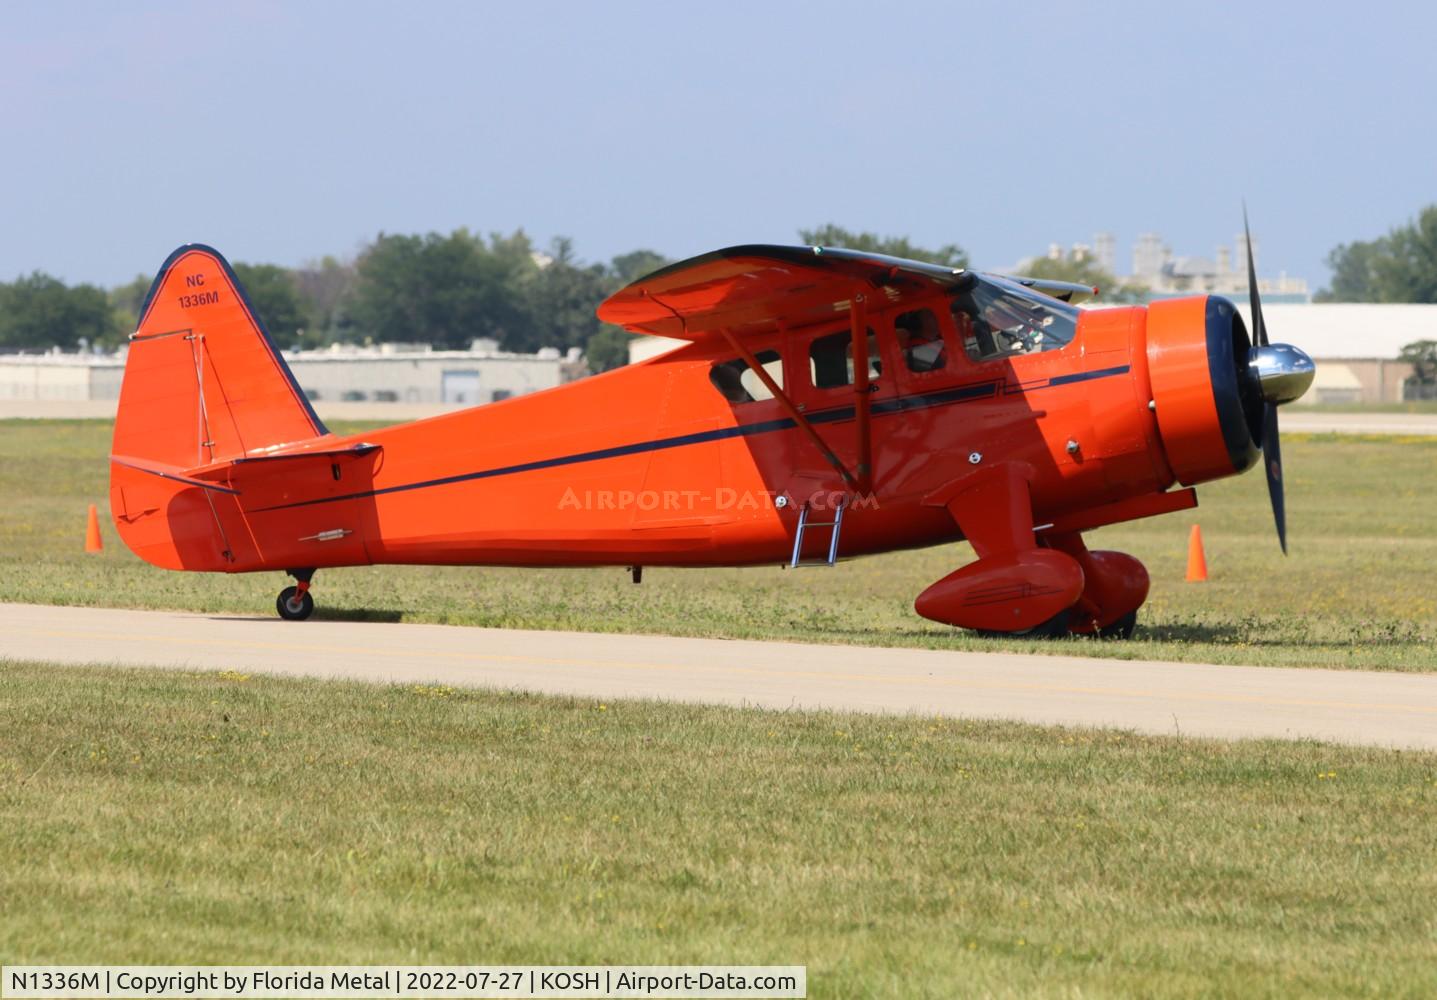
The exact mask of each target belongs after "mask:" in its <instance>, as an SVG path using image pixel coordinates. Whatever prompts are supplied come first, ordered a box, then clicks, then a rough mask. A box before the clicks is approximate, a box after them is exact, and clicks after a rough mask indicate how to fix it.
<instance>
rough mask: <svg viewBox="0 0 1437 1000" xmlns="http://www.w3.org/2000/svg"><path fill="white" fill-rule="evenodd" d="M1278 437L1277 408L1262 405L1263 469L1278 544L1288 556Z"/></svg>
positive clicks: (1285, 512)
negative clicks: (1275, 524)
mask: <svg viewBox="0 0 1437 1000" xmlns="http://www.w3.org/2000/svg"><path fill="white" fill-rule="evenodd" d="M1278 441H1279V439H1278V436H1277V407H1276V406H1274V405H1273V404H1271V403H1263V404H1262V467H1263V471H1264V472H1266V473H1267V495H1268V497H1269V498H1270V499H1271V500H1272V518H1273V520H1274V521H1276V522H1277V543H1278V544H1279V545H1281V546H1282V554H1283V555H1287V507H1286V505H1285V504H1284V503H1283V497H1282V446H1281V445H1280V444H1279V443H1278Z"/></svg>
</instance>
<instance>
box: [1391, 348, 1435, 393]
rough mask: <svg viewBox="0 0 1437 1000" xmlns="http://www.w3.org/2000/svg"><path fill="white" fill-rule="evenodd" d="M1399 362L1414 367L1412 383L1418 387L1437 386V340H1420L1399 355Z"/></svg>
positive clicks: (1403, 349)
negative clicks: (1404, 362)
mask: <svg viewBox="0 0 1437 1000" xmlns="http://www.w3.org/2000/svg"><path fill="white" fill-rule="evenodd" d="M1397 360H1398V361H1406V362H1408V363H1409V364H1411V365H1412V376H1411V379H1410V381H1412V382H1415V383H1416V384H1418V385H1437V340H1419V341H1417V342H1416V343H1413V344H1408V345H1407V346H1406V347H1404V348H1402V350H1401V351H1400V352H1399V353H1398V355H1397Z"/></svg>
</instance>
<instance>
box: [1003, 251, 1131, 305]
mask: <svg viewBox="0 0 1437 1000" xmlns="http://www.w3.org/2000/svg"><path fill="white" fill-rule="evenodd" d="M1022 276H1023V277H1025V278H1047V279H1048V280H1050V281H1072V282H1076V283H1077V284H1079V285H1089V286H1091V287H1095V288H1097V289H1098V291H1099V295H1098V301H1100V302H1106V303H1120V302H1142V301H1144V300H1145V299H1146V298H1147V292H1148V290H1147V288H1146V287H1145V286H1143V285H1137V284H1133V285H1129V284H1124V283H1123V282H1120V281H1119V280H1118V279H1117V277H1116V276H1114V275H1112V274H1109V273H1108V272H1107V271H1105V270H1103V268H1102V267H1100V266H1099V265H1098V262H1097V261H1096V260H1094V259H1093V258H1091V257H1084V258H1082V259H1081V260H1075V259H1074V258H1073V257H1060V258H1057V259H1054V258H1052V257H1039V258H1037V259H1035V260H1034V261H1033V262H1032V263H1031V264H1029V265H1028V266H1027V267H1026V268H1024V271H1023V275H1022Z"/></svg>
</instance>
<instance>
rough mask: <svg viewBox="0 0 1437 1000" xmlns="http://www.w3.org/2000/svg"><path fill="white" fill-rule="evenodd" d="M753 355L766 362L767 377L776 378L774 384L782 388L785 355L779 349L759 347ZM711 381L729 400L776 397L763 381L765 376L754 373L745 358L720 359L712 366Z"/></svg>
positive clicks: (745, 400) (748, 400)
mask: <svg viewBox="0 0 1437 1000" xmlns="http://www.w3.org/2000/svg"><path fill="white" fill-rule="evenodd" d="M754 358H755V359H756V360H757V361H758V363H759V364H760V365H762V366H763V370H764V371H765V372H767V373H768V377H769V378H771V379H773V381H774V384H775V385H777V386H778V387H779V388H780V389H782V388H783V358H781V357H780V356H779V353H778V352H777V351H757V352H755V354H754ZM709 381H710V382H712V383H713V384H714V388H715V389H717V390H718V391H719V393H720V394H721V395H722V396H723V398H724V399H726V400H728V401H729V402H730V403H753V402H757V401H759V400H762V399H772V398H773V393H771V392H769V391H768V386H766V385H764V384H763V379H761V378H759V377H758V376H757V375H755V374H754V372H753V369H752V368H750V367H749V366H748V362H746V361H744V360H743V358H735V359H734V360H733V361H720V362H718V363H717V364H715V365H714V366H713V367H712V368H710V369H709Z"/></svg>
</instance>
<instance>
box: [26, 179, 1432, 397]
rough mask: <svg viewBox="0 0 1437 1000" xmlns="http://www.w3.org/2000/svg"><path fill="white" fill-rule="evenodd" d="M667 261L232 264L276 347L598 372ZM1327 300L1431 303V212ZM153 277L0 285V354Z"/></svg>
mask: <svg viewBox="0 0 1437 1000" xmlns="http://www.w3.org/2000/svg"><path fill="white" fill-rule="evenodd" d="M798 235H799V238H800V239H801V240H802V241H803V242H804V243H806V244H817V245H824V246H846V247H851V248H853V249H856V250H869V251H873V252H877V253H886V254H890V255H892V256H895V257H907V258H912V259H917V260H927V261H932V262H934V263H938V264H944V265H946V266H950V267H964V266H967V263H968V255H967V254H966V253H965V252H964V251H963V249H962V248H961V247H959V246H958V245H956V244H946V245H944V246H940V247H935V248H925V247H921V246H917V245H915V244H913V243H912V242H911V241H909V240H908V239H907V238H905V237H894V236H880V235H877V234H874V233H868V232H853V231H850V230H847V229H844V228H842V227H840V226H836V225H833V224H828V225H824V226H819V227H816V228H813V229H804V230H800V231H799V234H798ZM666 263H668V258H667V257H665V256H664V255H663V254H660V253H658V252H657V251H654V250H647V249H644V250H634V251H632V252H630V253H626V254H620V255H619V256H617V257H614V258H612V259H611V260H609V261H607V262H586V261H584V260H582V259H580V258H579V257H578V255H577V253H576V252H575V249H574V244H573V241H572V240H570V239H568V238H567V237H558V238H556V239H554V240H552V241H551V242H550V243H549V244H548V246H547V247H545V248H543V249H540V248H538V247H536V246H535V245H534V243H533V241H532V240H531V239H530V237H529V236H528V235H527V234H526V233H525V232H524V231H523V230H518V231H516V232H513V233H510V234H507V235H505V234H502V233H490V234H488V235H487V236H486V235H483V234H480V233H475V232H471V231H470V230H469V229H464V228H461V229H456V230H454V231H453V232H450V233H447V234H445V233H437V232H431V233H424V234H407V235H406V234H392V233H380V234H379V235H378V236H377V237H375V239H374V240H372V241H371V242H370V243H368V244H367V245H365V246H364V247H363V248H362V249H361V250H360V251H359V253H358V254H357V255H356V256H355V257H354V259H352V260H341V259H339V258H336V257H323V258H321V259H319V260H315V261H310V262H308V263H306V264H304V265H302V266H300V267H297V268H285V267H280V266H278V265H275V264H254V263H236V264H235V265H234V269H235V273H236V274H237V275H238V276H239V279H240V281H241V283H242V284H243V285H244V286H245V289H246V291H247V292H248V293H249V296H250V299H251V301H252V302H253V303H254V306H255V309H256V310H257V311H258V312H259V314H260V317H261V318H262V319H263V320H264V323H265V325H266V327H267V328H268V329H269V331H270V333H271V335H273V336H274V338H275V339H276V341H277V342H278V343H279V344H280V346H281V347H286V348H288V347H319V346H323V345H325V344H330V343H336V342H343V343H358V344H364V343H384V342H400V343H405V342H408V343H426V344H432V345H434V346H435V347H436V348H466V347H468V346H469V343H470V341H472V340H474V339H475V338H481V337H482V338H489V339H492V340H495V341H497V342H498V343H499V345H500V347H501V348H503V349H504V350H509V351H519V352H532V351H535V350H537V349H539V348H541V347H557V348H559V349H560V350H567V349H569V348H573V347H577V348H580V349H581V350H582V351H583V352H584V354H585V356H586V357H587V358H588V360H589V365H590V367H591V368H592V369H594V370H595V371H600V370H603V369H606V368H610V367H613V366H614V365H617V364H622V363H623V362H624V360H625V359H626V357H627V345H628V335H627V334H625V333H624V332H623V331H621V330H618V329H617V328H614V327H609V326H606V325H605V324H602V323H600V322H599V320H598V318H597V317H596V316H595V315H594V310H595V309H596V308H597V306H598V305H599V303H600V302H602V301H603V300H604V299H605V298H606V297H607V296H608V295H610V294H611V293H613V292H614V291H616V290H617V289H619V288H621V287H623V286H624V285H626V284H628V283H629V282H631V281H633V280H634V279H636V278H639V277H642V276H643V275H644V274H647V273H648V272H650V271H652V270H654V269H656V268H658V267H661V266H663V265H664V264H666ZM1328 263H1329V264H1330V265H1331V267H1332V283H1331V285H1330V286H1329V287H1328V288H1326V289H1324V290H1323V291H1321V292H1319V293H1318V294H1317V296H1316V299H1317V301H1326V302H1437V205H1432V206H1429V207H1428V208H1426V209H1424V210H1423V211H1422V212H1421V214H1420V215H1419V216H1418V217H1417V219H1415V220H1414V221H1413V222H1411V223H1409V224H1407V225H1404V226H1399V227H1397V228H1395V229H1393V230H1392V231H1391V232H1389V233H1388V234H1387V235H1386V236H1383V237H1379V238H1378V239H1375V240H1371V241H1367V242H1354V243H1345V244H1342V245H1340V246H1338V247H1336V248H1335V249H1333V251H1332V252H1331V254H1329V256H1328ZM1030 270H1031V272H1032V273H1031V276H1032V277H1040V278H1042V277H1046V278H1058V279H1063V280H1068V281H1079V282H1082V283H1084V284H1095V285H1098V286H1099V287H1101V288H1102V289H1103V290H1104V296H1103V298H1104V301H1108V302H1121V301H1132V300H1135V299H1137V298H1140V295H1141V289H1137V288H1128V287H1126V286H1121V285H1120V284H1119V283H1118V281H1117V280H1116V279H1115V278H1114V277H1113V276H1112V275H1109V274H1106V273H1105V272H1103V271H1101V270H1100V269H1099V268H1098V267H1097V264H1096V262H1094V261H1092V260H1091V259H1090V258H1089V259H1084V260H1072V259H1068V258H1065V259H1062V260H1057V261H1053V260H1048V259H1046V258H1040V259H1038V260H1037V261H1035V262H1034V264H1033V266H1032V268H1031V269H1030ZM150 281H151V279H150V278H148V277H145V276H143V275H141V276H139V277H137V278H135V279H134V281H132V282H129V283H128V284H125V285H121V286H119V287H117V288H111V289H103V288H99V287H97V286H95V285H91V284H79V285H66V284H65V283H64V282H62V281H60V280H59V279H57V278H54V277H52V276H50V275H47V274H44V273H42V272H39V271H37V272H35V273H33V274H30V275H28V276H22V277H20V278H17V279H16V280H14V281H12V282H9V283H3V282H0V351H23V350H32V351H33V350H46V349H49V348H51V347H57V346H58V347H60V348H62V349H65V350H75V349H77V348H82V347H86V346H98V347H102V348H106V347H114V346H117V345H119V344H121V343H123V342H124V339H125V337H126V336H127V335H128V334H129V333H130V332H131V331H132V330H134V328H135V325H136V323H137V321H138V317H139V311H140V308H141V306H142V304H143V302H144V296H145V293H146V292H147V291H148V290H149V286H150Z"/></svg>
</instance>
